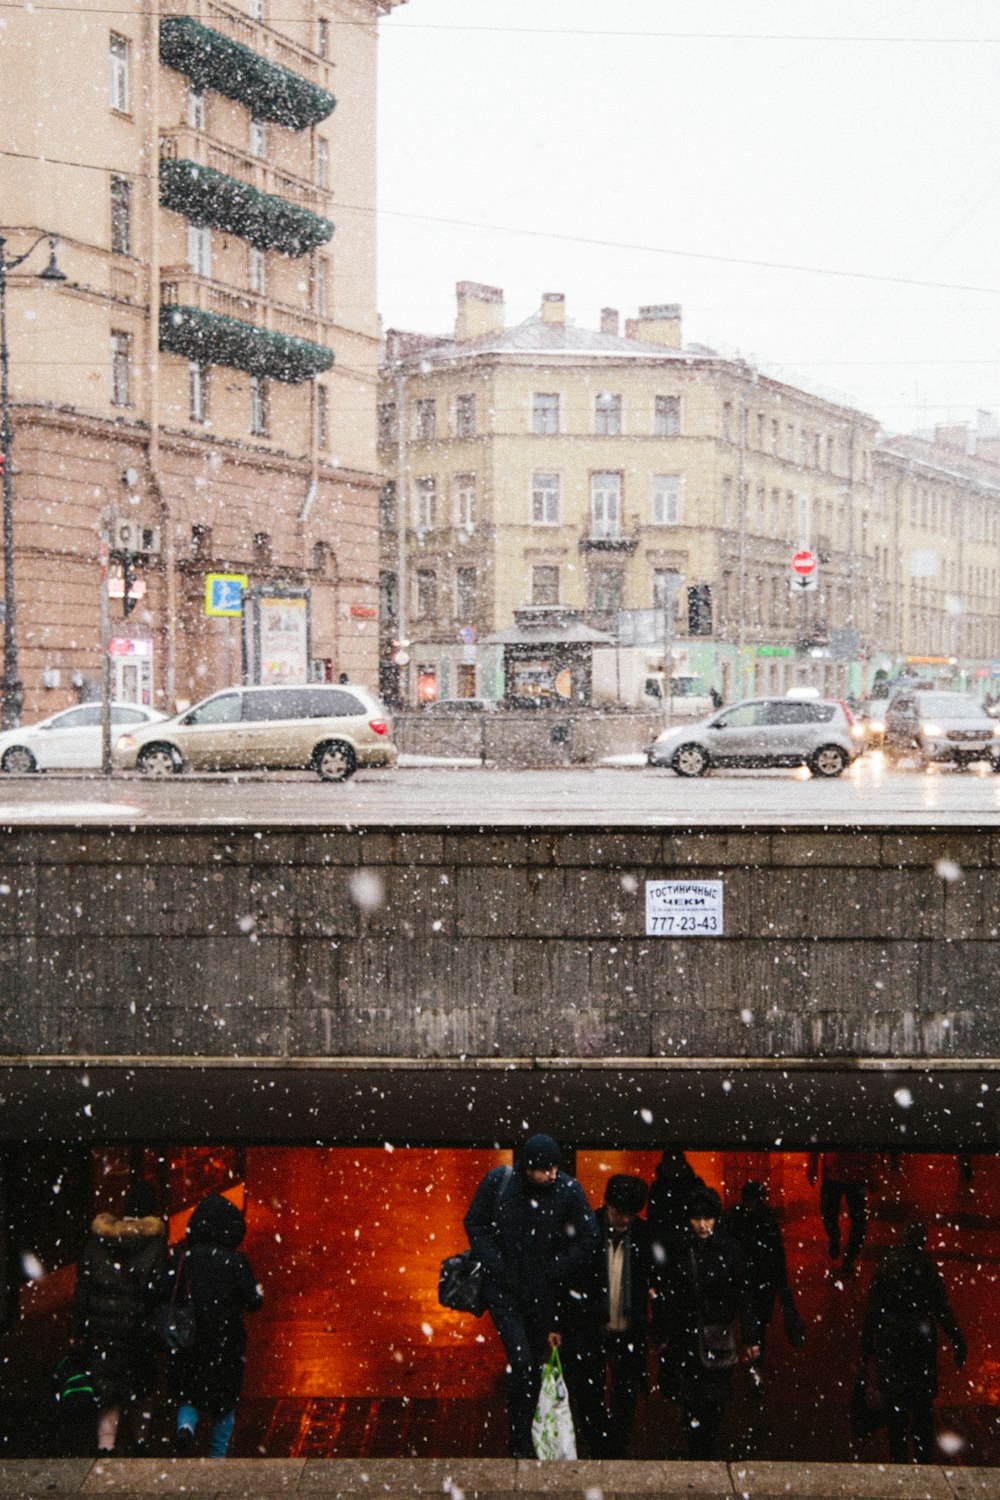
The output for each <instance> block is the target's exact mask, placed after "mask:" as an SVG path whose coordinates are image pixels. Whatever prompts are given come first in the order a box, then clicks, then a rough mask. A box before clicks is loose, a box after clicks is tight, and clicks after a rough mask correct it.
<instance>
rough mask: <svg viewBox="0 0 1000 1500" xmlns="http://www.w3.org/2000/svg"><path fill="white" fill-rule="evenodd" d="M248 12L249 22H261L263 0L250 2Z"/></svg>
mask: <svg viewBox="0 0 1000 1500" xmlns="http://www.w3.org/2000/svg"><path fill="white" fill-rule="evenodd" d="M249 11H250V19H251V21H263V19H264V0H250V5H249Z"/></svg>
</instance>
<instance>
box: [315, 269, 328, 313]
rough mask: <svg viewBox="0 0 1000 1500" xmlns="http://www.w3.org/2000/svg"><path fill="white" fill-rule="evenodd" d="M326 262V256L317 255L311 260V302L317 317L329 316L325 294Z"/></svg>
mask: <svg viewBox="0 0 1000 1500" xmlns="http://www.w3.org/2000/svg"><path fill="white" fill-rule="evenodd" d="M327 284H328V278H327V262H326V257H325V256H323V255H317V256H316V257H315V259H314V260H313V303H314V305H315V308H316V316H317V317H318V318H326V317H329V298H328V296H327Z"/></svg>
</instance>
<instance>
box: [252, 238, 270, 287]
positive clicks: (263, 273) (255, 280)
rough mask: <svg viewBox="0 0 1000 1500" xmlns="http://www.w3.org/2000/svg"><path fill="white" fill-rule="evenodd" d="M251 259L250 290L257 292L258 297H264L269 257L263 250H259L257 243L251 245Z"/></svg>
mask: <svg viewBox="0 0 1000 1500" xmlns="http://www.w3.org/2000/svg"><path fill="white" fill-rule="evenodd" d="M249 260H250V266H249V280H250V290H251V291H252V292H256V293H257V295H258V297H263V295H264V293H265V292H266V290H267V257H266V256H265V254H264V251H263V250H259V249H258V248H257V246H256V245H251V246H250V249H249Z"/></svg>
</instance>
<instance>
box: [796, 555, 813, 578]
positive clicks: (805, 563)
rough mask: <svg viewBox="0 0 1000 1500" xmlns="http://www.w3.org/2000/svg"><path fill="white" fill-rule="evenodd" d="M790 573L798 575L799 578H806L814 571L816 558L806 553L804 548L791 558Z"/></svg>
mask: <svg viewBox="0 0 1000 1500" xmlns="http://www.w3.org/2000/svg"><path fill="white" fill-rule="evenodd" d="M792 571H793V572H794V573H798V575H799V577H800V578H808V577H809V574H810V573H814V572H815V571H816V558H815V556H814V554H813V553H812V552H809V551H807V549H806V548H803V549H802V551H801V552H796V554H795V556H794V557H793V558H792Z"/></svg>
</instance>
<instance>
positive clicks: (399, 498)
mask: <svg viewBox="0 0 1000 1500" xmlns="http://www.w3.org/2000/svg"><path fill="white" fill-rule="evenodd" d="M405 402H406V375H405V373H404V371H403V363H402V360H401V359H400V358H399V350H398V348H397V351H396V541H397V547H398V551H397V560H396V639H397V641H398V642H399V645H398V650H397V654H399V653H400V652H402V653H403V654H404V655H405V653H406V650H407V641H408V637H407V634H406V599H407V580H406V561H407V559H406V508H407V500H408V498H409V497H408V485H407V483H406V465H407V461H408V460H407V454H406V407H405ZM397 670H398V672H399V677H398V679H397V680H398V682H399V696H400V700H401V702H402V703H403V704H404V705H405V704H406V702H407V700H408V699H409V692H408V691H407V688H408V685H409V680H410V672H409V663H406V664H404V665H403V666H399V667H398V668H397Z"/></svg>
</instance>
